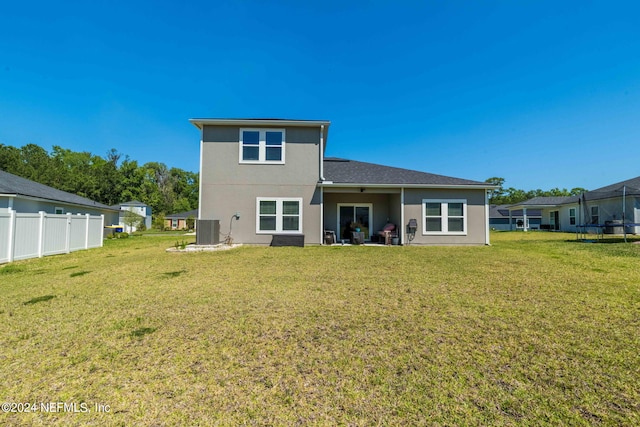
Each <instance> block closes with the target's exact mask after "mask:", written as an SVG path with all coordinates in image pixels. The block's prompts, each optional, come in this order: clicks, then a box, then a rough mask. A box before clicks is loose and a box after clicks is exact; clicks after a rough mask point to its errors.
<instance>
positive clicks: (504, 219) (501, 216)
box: [489, 205, 542, 231]
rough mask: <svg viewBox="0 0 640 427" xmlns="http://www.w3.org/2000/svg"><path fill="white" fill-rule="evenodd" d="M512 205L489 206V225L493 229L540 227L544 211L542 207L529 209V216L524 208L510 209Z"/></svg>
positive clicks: (534, 228)
mask: <svg viewBox="0 0 640 427" xmlns="http://www.w3.org/2000/svg"><path fill="white" fill-rule="evenodd" d="M509 207H510V205H491V206H490V207H489V227H490V228H491V229H492V230H499V231H508V230H519V229H524V228H527V229H533V230H537V229H540V225H541V224H542V211H541V210H540V209H529V210H527V218H526V220H527V221H526V223H525V218H524V216H523V214H524V211H523V210H522V209H514V210H510V209H509Z"/></svg>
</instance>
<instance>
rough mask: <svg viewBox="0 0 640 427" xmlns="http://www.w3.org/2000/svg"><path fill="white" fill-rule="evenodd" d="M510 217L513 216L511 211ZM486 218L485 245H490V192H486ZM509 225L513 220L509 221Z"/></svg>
mask: <svg viewBox="0 0 640 427" xmlns="http://www.w3.org/2000/svg"><path fill="white" fill-rule="evenodd" d="M509 216H511V211H509ZM484 218H485V230H484V236H485V237H484V239H485V240H484V244H485V245H490V244H491V242H490V237H489V236H490V233H489V190H485V191H484ZM509 223H511V219H509Z"/></svg>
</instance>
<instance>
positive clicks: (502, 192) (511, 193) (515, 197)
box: [485, 177, 587, 205]
mask: <svg viewBox="0 0 640 427" xmlns="http://www.w3.org/2000/svg"><path fill="white" fill-rule="evenodd" d="M485 182H487V183H489V184H493V185H497V186H498V188H497V189H495V190H490V191H489V203H490V204H492V205H511V204H514V203H520V202H524V201H525V200H529V199H533V198H534V197H563V196H578V195H580V194H582V193H584V192H586V191H587V190H586V189H584V188H582V187H576V188H572V189H571V190H567V189H566V188H562V189H560V188H552V189H551V190H546V191H545V190H541V189H537V190H529V191H525V190H519V189H516V188H513V187H509V188H504V182H505V179H504V178H500V177H492V178H489V179H487V180H486V181H485Z"/></svg>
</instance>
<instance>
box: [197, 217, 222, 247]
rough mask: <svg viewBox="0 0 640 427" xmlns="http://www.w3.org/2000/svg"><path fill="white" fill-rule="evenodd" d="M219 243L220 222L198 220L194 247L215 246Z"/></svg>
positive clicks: (215, 220) (217, 220)
mask: <svg viewBox="0 0 640 427" xmlns="http://www.w3.org/2000/svg"><path fill="white" fill-rule="evenodd" d="M219 243H220V220H219V219H199V220H197V227H196V245H217V244H219Z"/></svg>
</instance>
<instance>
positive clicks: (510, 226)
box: [509, 209, 513, 231]
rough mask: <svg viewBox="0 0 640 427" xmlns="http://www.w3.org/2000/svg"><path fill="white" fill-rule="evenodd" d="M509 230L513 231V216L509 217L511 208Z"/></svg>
mask: <svg viewBox="0 0 640 427" xmlns="http://www.w3.org/2000/svg"><path fill="white" fill-rule="evenodd" d="M509 231H513V218H512V217H511V209H509Z"/></svg>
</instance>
